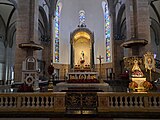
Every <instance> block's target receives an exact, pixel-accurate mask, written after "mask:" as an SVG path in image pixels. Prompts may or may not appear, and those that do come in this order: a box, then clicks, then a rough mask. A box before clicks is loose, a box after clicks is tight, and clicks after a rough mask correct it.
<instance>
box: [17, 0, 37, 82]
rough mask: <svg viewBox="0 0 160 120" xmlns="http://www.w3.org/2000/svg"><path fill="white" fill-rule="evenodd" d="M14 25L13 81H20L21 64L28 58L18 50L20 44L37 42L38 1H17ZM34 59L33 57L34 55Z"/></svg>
mask: <svg viewBox="0 0 160 120" xmlns="http://www.w3.org/2000/svg"><path fill="white" fill-rule="evenodd" d="M17 3H18V4H17V25H16V30H17V31H16V54H15V69H14V71H15V81H21V79H22V62H23V61H24V60H25V58H26V57H27V56H28V54H31V53H27V51H26V50H25V49H21V48H19V44H21V43H29V42H30V41H34V42H36V41H37V40H38V1H37V0H26V1H23V2H22V0H17ZM34 57H35V55H34Z"/></svg>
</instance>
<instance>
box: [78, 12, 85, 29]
mask: <svg viewBox="0 0 160 120" xmlns="http://www.w3.org/2000/svg"><path fill="white" fill-rule="evenodd" d="M85 19H86V18H85V11H84V10H80V11H79V26H80V27H85V26H86V25H85Z"/></svg>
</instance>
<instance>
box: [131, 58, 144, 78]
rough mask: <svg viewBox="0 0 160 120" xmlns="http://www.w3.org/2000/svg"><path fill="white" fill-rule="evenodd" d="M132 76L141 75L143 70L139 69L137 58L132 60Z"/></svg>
mask: <svg viewBox="0 0 160 120" xmlns="http://www.w3.org/2000/svg"><path fill="white" fill-rule="evenodd" d="M132 77H143V72H142V71H141V69H140V67H139V65H138V60H134V65H133V68H132Z"/></svg>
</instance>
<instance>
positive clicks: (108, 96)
mask: <svg viewBox="0 0 160 120" xmlns="http://www.w3.org/2000/svg"><path fill="white" fill-rule="evenodd" d="M98 112H160V93H105V92H100V93H98Z"/></svg>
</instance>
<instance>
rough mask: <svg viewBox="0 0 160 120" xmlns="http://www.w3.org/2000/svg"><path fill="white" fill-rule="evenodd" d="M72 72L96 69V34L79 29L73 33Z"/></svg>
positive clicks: (85, 29)
mask: <svg viewBox="0 0 160 120" xmlns="http://www.w3.org/2000/svg"><path fill="white" fill-rule="evenodd" d="M70 65H71V70H73V71H91V70H93V69H94V34H93V33H92V32H91V31H90V30H89V29H87V28H77V29H76V30H74V31H73V32H72V33H71V63H70Z"/></svg>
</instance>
